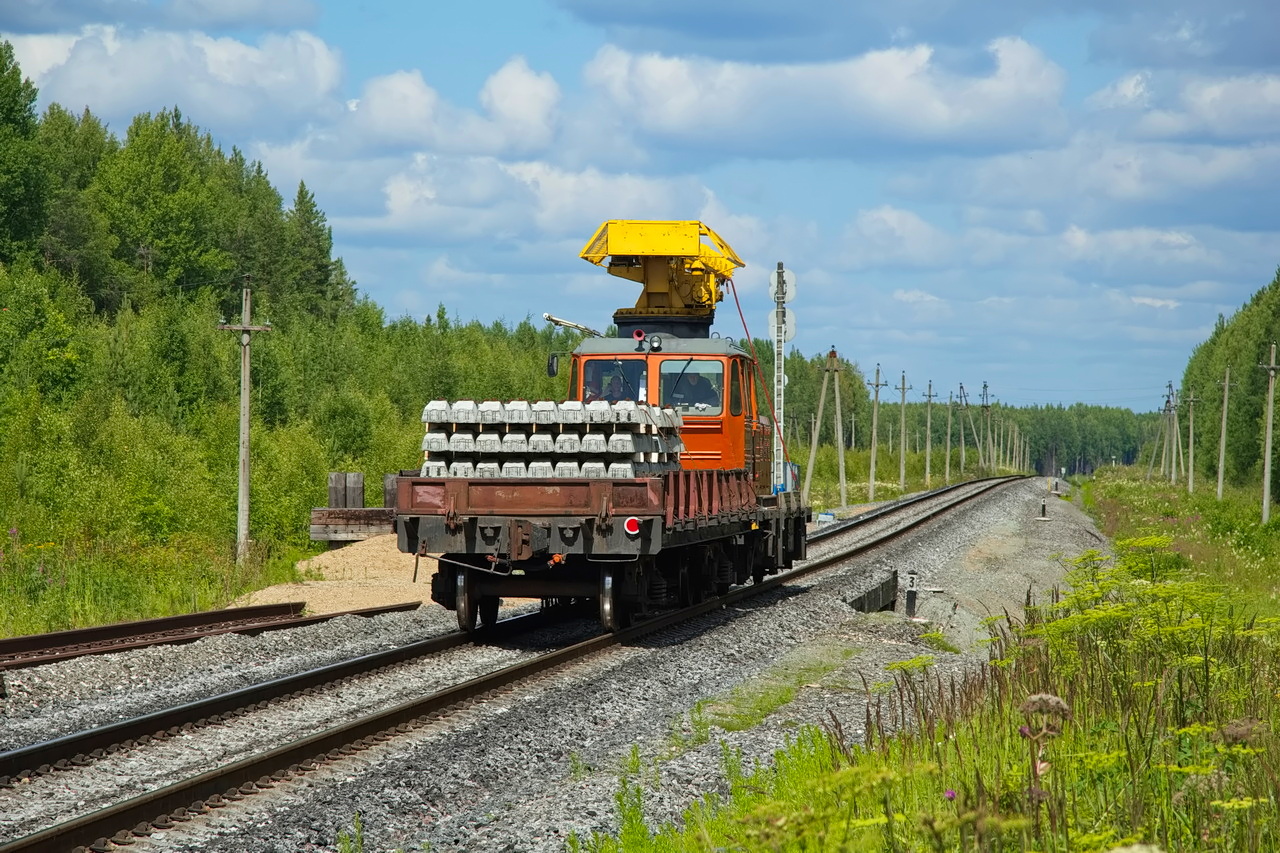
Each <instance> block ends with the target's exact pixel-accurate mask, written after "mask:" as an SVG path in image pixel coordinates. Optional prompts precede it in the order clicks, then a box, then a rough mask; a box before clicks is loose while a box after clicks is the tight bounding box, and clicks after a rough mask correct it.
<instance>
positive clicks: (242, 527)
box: [218, 276, 271, 565]
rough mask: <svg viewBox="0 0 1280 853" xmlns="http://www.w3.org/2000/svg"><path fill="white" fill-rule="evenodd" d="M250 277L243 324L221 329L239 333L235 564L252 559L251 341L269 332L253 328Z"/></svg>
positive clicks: (225, 325) (242, 311)
mask: <svg viewBox="0 0 1280 853" xmlns="http://www.w3.org/2000/svg"><path fill="white" fill-rule="evenodd" d="M248 282H249V277H248V276H245V286H244V293H243V294H242V296H241V307H240V322H239V323H235V324H232V323H221V324H219V325H218V328H219V329H222V330H224V331H229V332H239V333H240V483H239V486H240V488H239V492H238V494H237V496H236V565H243V564H244V561H245V558H247V557H248V556H249V390H250V387H249V338H250V335H251V334H252V333H253V332H269V331H271V327H270V326H254V325H252V323H251V322H250V321H251V319H252V312H251V307H252V306H251V295H250V290H249V283H248Z"/></svg>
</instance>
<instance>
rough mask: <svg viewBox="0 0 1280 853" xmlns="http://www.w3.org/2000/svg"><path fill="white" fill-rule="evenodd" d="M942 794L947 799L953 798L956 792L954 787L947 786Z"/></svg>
mask: <svg viewBox="0 0 1280 853" xmlns="http://www.w3.org/2000/svg"><path fill="white" fill-rule="evenodd" d="M942 796H944V797H946V798H947V799H948V800H954V799H955V798H956V792H955V790H954V789H952V788H948V789H947V790H946V791H944V792H943V794H942Z"/></svg>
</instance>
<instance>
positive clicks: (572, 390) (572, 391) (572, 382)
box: [566, 358, 582, 400]
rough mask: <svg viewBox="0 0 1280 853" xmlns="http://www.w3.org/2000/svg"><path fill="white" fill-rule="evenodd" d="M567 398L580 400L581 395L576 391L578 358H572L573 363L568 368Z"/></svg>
mask: <svg viewBox="0 0 1280 853" xmlns="http://www.w3.org/2000/svg"><path fill="white" fill-rule="evenodd" d="M566 399H569V400H581V399H582V395H581V394H579V393H578V360H577V359H576V358H575V359H574V360H573V365H572V366H571V367H570V368H569V396H568V397H567V398H566Z"/></svg>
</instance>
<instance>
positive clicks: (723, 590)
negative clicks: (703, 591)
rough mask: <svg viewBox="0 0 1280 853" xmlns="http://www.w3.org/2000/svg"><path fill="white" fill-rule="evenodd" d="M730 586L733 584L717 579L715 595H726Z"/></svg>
mask: <svg viewBox="0 0 1280 853" xmlns="http://www.w3.org/2000/svg"><path fill="white" fill-rule="evenodd" d="M732 586H733V584H731V583H729V582H728V581H717V582H716V595H728V594H729V588H730V587H732Z"/></svg>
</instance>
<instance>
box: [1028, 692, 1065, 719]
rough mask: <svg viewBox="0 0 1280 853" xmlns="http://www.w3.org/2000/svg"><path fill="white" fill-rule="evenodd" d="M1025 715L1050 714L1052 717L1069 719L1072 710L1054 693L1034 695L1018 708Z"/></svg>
mask: <svg viewBox="0 0 1280 853" xmlns="http://www.w3.org/2000/svg"><path fill="white" fill-rule="evenodd" d="M1018 710H1019V711H1021V712H1022V713H1024V714H1028V715H1029V714H1048V715H1049V716H1051V717H1061V718H1062V719H1064V720H1065V719H1068V718H1069V717H1070V716H1071V709H1070V708H1069V707H1067V703H1066V702H1065V701H1063V700H1062V699H1060V698H1059V697H1057V696H1054V695H1053V694H1052V693H1033V694H1032V695H1030V696H1028V697H1027V698H1026V699H1025V700H1024V701H1023V703H1022V705H1021V707H1019V708H1018Z"/></svg>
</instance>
